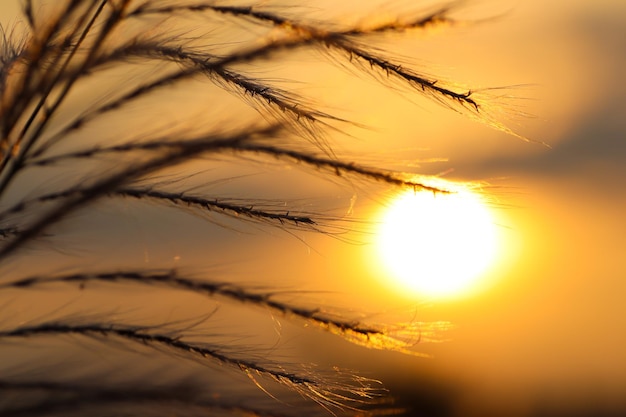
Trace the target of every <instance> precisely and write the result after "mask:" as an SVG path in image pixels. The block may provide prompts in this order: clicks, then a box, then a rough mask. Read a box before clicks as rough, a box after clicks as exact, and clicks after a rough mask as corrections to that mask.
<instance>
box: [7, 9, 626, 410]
mask: <svg viewBox="0 0 626 417" xmlns="http://www.w3.org/2000/svg"><path fill="white" fill-rule="evenodd" d="M328 3H329V4H330V2H328ZM384 3H385V2H358V3H357V2H354V3H350V4H348V2H345V4H342V5H341V6H333V5H331V6H328V4H325V2H319V4H316V5H315V6H312V9H316V8H318V7H319V11H317V13H320V14H323V13H328V10H331V11H332V12H333V13H336V15H337V16H339V17H342V16H344V17H345V18H346V19H348V18H351V17H353V16H359V15H361V16H365V15H368V13H371V12H372V11H376V13H379V11H380V10H382V11H384V10H385V8H388V9H392V5H393V4H394V2H392V3H389V4H387V5H385V4H384ZM468 3H469V5H468V6H467V8H466V9H461V12H459V16H465V15H464V14H463V13H468V15H467V16H469V17H470V18H472V17H475V16H482V17H484V16H489V17H491V16H496V17H495V18H493V19H486V20H485V21H481V22H479V23H474V24H469V25H465V26H462V27H458V28H450V29H443V30H437V31H436V33H432V34H431V33H428V34H426V35H417V36H414V37H413V36H408V37H406V36H402V37H398V38H389V39H382V40H381V44H383V45H384V44H385V42H388V43H389V45H390V48H391V47H393V50H394V51H398V52H399V53H400V54H402V55H404V56H407V57H410V58H411V60H412V62H418V63H420V65H423V67H424V68H426V69H427V71H428V72H430V73H433V74H443V75H444V76H446V77H447V78H449V79H452V80H455V81H458V82H460V83H463V84H464V85H469V86H471V87H472V88H473V89H476V88H482V87H484V88H487V87H494V86H512V87H510V88H509V89H507V94H512V95H514V96H516V97H517V99H515V100H514V101H513V105H512V107H511V109H507V108H505V110H507V111H505V112H503V113H501V114H498V115H497V116H498V117H499V120H502V121H504V122H505V124H507V126H509V127H511V128H512V129H513V130H514V131H515V132H516V133H518V134H520V135H523V136H524V137H526V138H529V139H531V140H532V141H540V142H545V143H547V144H549V145H550V147H551V148H548V147H545V146H542V145H540V144H537V143H532V142H530V143H529V142H525V141H523V140H520V139H518V138H515V137H512V136H510V135H507V134H505V133H502V132H499V131H497V130H492V129H489V128H488V127H486V126H484V125H482V124H480V123H476V122H475V121H472V120H469V119H468V118H465V117H463V116H462V115H457V114H455V113H453V112H450V111H449V109H446V108H442V106H439V105H437V104H434V103H431V102H430V101H428V100H425V99H422V98H419V97H417V98H416V97H415V96H413V95H411V94H407V93H406V92H402V91H401V92H398V91H390V90H389V89H388V88H385V87H384V86H381V85H380V84H378V83H377V82H376V81H375V80H372V79H370V78H368V77H366V76H359V77H354V74H353V73H351V72H349V71H344V72H342V71H336V70H334V71H332V72H331V71H330V70H318V69H319V68H318V67H317V66H316V65H317V60H315V59H312V58H310V57H309V58H303V59H305V60H306V59H309V60H310V61H306V62H298V60H297V59H296V58H292V61H291V62H288V63H285V64H284V65H285V66H284V67H282V68H277V72H276V75H275V76H276V77H285V78H287V77H288V76H289V74H290V71H291V72H293V68H296V67H298V65H300V66H301V67H300V68H301V70H299V71H300V73H299V74H298V76H299V78H298V79H299V80H304V82H303V83H302V84H298V85H297V89H298V90H299V91H300V92H302V93H305V95H308V96H312V97H314V98H315V100H316V101H318V102H322V103H325V104H327V103H328V104H329V106H330V108H331V110H332V111H333V113H334V114H338V115H339V116H341V117H346V118H348V119H350V120H355V121H358V122H359V123H363V124H365V125H366V126H367V127H368V128H366V129H362V128H360V127H351V128H349V129H347V130H348V131H347V133H348V134H349V135H342V136H340V137H332V138H331V143H334V144H335V146H336V147H337V148H336V149H337V153H338V154H339V155H348V156H349V157H354V158H355V159H357V160H359V161H364V162H371V163H376V164H378V165H381V166H383V167H385V168H393V169H400V170H403V171H412V172H413V171H414V172H419V173H424V174H433V175H442V176H443V178H446V179H450V180H462V181H470V180H471V181H481V182H484V183H486V184H489V185H487V186H485V190H486V191H487V192H488V194H489V195H490V198H491V200H492V201H493V207H492V211H493V212H494V214H495V216H496V218H497V222H498V226H499V228H500V229H501V232H502V234H503V236H505V239H504V240H503V243H502V245H503V253H504V255H503V256H501V257H500V258H499V260H498V261H497V262H496V265H494V266H493V268H491V269H490V270H489V271H488V272H487V273H486V275H485V276H484V277H483V278H482V279H481V285H480V287H479V288H478V289H476V290H474V291H469V292H468V293H467V294H465V295H462V296H460V297H457V298H454V299H449V300H443V301H442V300H437V299H431V298H427V297H425V296H420V295H416V294H409V293H406V292H405V291H404V290H403V288H402V287H401V286H400V285H398V284H396V283H395V281H394V280H393V278H392V277H390V276H385V271H384V270H382V269H381V268H378V267H376V266H375V265H373V264H372V261H371V260H372V259H374V258H375V254H374V253H373V250H374V249H373V247H374V243H375V236H373V235H372V234H371V233H369V232H365V233H362V234H357V235H349V236H345V238H344V237H342V238H337V237H333V236H316V235H307V234H299V233H294V234H295V235H296V236H290V235H287V234H284V233H282V232H277V231H273V232H262V233H255V232H251V233H248V232H245V233H243V232H242V233H239V232H238V233H230V232H231V231H226V232H223V233H222V232H217V233H216V234H213V235H212V236H213V242H214V243H213V244H211V243H208V244H205V245H204V246H202V247H198V246H196V245H193V244H192V243H193V242H198V241H199V239H200V238H201V237H200V234H201V233H202V232H201V231H198V232H197V233H198V235H197V236H195V235H194V236H191V237H190V238H189V241H190V242H191V243H189V246H188V247H183V246H181V245H183V244H181V243H170V242H169V241H168V239H167V237H165V236H167V235H168V233H170V232H171V230H169V228H170V226H171V228H174V227H179V226H180V225H179V224H176V225H173V224H172V225H169V224H167V222H166V223H165V224H164V225H163V227H162V228H161V229H160V232H159V233H161V234H162V236H161V237H160V238H159V237H154V236H150V237H148V235H147V233H148V232H145V230H144V228H143V226H142V225H141V224H142V222H148V221H150V218H151V217H150V214H148V215H147V216H146V217H142V218H136V217H133V218H131V221H132V223H133V226H132V227H136V228H137V230H140V231H141V233H146V237H145V242H144V243H143V244H142V245H141V246H138V247H136V248H135V251H134V252H133V251H131V252H128V253H125V256H128V257H129V259H130V258H133V257H142V258H145V259H147V261H146V262H149V261H150V260H154V259H161V260H162V264H164V265H167V266H171V265H173V264H175V263H176V262H178V260H179V258H176V256H177V254H179V253H185V254H188V255H187V256H188V257H189V258H190V259H192V261H191V264H194V263H197V264H202V260H203V259H204V258H203V253H205V252H206V251H207V250H215V251H217V252H216V253H219V254H220V259H222V260H223V261H222V263H221V264H220V265H217V266H211V267H212V268H217V270H221V271H223V270H229V269H231V267H232V265H236V272H230V273H234V274H235V275H238V276H239V277H240V278H241V279H242V280H244V281H246V280H248V281H250V280H253V279H252V278H250V277H255V280H257V281H259V279H258V278H259V277H262V276H264V275H270V276H271V277H272V278H270V279H269V280H265V279H261V280H260V281H261V282H264V284H265V285H276V286H277V287H279V288H282V287H288V288H291V289H295V290H298V291H304V293H305V294H306V292H307V291H311V292H312V293H316V294H318V295H317V296H315V297H312V298H316V299H317V298H319V297H320V296H319V294H323V295H322V298H323V302H324V303H326V304H328V305H337V304H340V305H339V306H340V307H343V308H346V309H349V310H354V311H368V312H371V316H368V317H367V318H374V319H378V318H380V320H381V321H385V320H387V318H388V317H398V318H399V320H404V321H410V320H412V319H415V320H420V321H422V320H423V321H430V320H433V321H439V320H446V321H450V322H451V323H452V324H453V326H454V327H453V328H452V329H451V330H449V331H447V332H445V333H443V334H442V335H441V336H440V339H441V340H440V342H441V343H424V344H419V345H417V346H416V347H415V350H416V351H418V352H423V353H426V354H428V355H431V357H429V358H422V357H412V356H407V355H403V354H401V353H393V352H380V351H370V350H364V349H362V348H359V347H355V346H353V345H350V344H348V343H345V342H343V341H340V340H336V339H335V338H333V337H332V336H330V335H326V334H321V333H320V332H303V331H302V329H301V326H298V325H297V324H296V325H290V324H288V323H287V324H282V325H281V327H280V341H281V342H280V343H281V346H283V347H285V348H286V349H287V351H288V352H290V354H292V355H294V356H295V357H300V355H302V356H303V357H306V358H307V360H310V361H311V362H315V363H319V364H321V365H324V364H326V365H334V364H340V365H341V366H342V367H345V368H350V369H355V370H358V371H359V372H360V373H362V374H364V375H366V376H369V377H372V378H375V379H378V380H381V381H383V382H384V384H385V386H387V387H388V388H389V389H390V390H391V392H392V394H394V395H395V396H396V397H397V399H398V400H397V401H398V403H399V404H401V405H403V406H406V407H409V408H411V409H413V412H414V414H413V415H424V416H426V415H428V416H464V417H473V416H481V417H490V416H509V417H518V416H519V417H522V416H528V417H533V416H537V417H539V416H566V415H567V416H581V417H582V416H623V415H626V353H625V352H626V304H625V303H624V300H625V299H626V216H625V214H624V213H626V118H625V117H624V116H625V105H624V103H625V102H626V84H625V83H624V82H623V74H626V32H625V29H624V28H626V3H625V2H623V1H621V0H596V1H589V0H586V1H577V2H572V1H567V0H558V1H551V2H544V1H539V0H527V1H523V2H508V1H507V2H499V3H496V2H491V1H481V2H475V3H474V2H468ZM472 3H474V5H472ZM505 3H506V4H505ZM18 5H19V2H17V1H13V0H3V1H2V3H1V4H0V21H1V22H2V23H3V24H4V25H6V24H7V23H9V22H12V21H14V19H15V16H17V15H18V10H19V7H18ZM327 8H329V9H327ZM352 8H356V9H358V10H360V12H352V13H353V14H348V11H347V10H353V9H352ZM359 13H360V14H359ZM381 13H382V12H381ZM303 64H304V65H303ZM319 65H327V66H328V67H329V68H332V62H330V63H328V64H319ZM330 73H332V74H333V75H332V77H331V76H329V75H328V74H330ZM486 93H489V91H486ZM494 93H497V91H495V92H494ZM496 95H497V94H496ZM496 101H497V100H496ZM381 103H384V104H381ZM495 104H498V103H497V102H496V103H495ZM525 114H529V115H534V117H527V116H526V115H525ZM381 141H382V143H383V146H381ZM255 170H256V168H255V169H253V170H251V173H256V171H255ZM290 175H291V174H290ZM301 175H302V176H305V177H307V178H308V179H310V181H311V183H310V187H308V188H305V189H297V190H296V191H293V188H292V189H290V190H291V191H288V192H282V193H281V196H283V197H292V198H296V199H302V201H303V204H306V205H307V207H313V208H317V207H318V206H316V204H321V205H320V206H319V207H322V208H328V209H329V210H331V209H332V210H338V211H344V212H346V213H347V212H350V213H351V215H353V216H354V218H355V219H360V220H359V221H361V220H363V221H366V222H367V221H368V219H375V218H377V216H379V215H380V213H381V212H382V211H384V208H385V207H386V206H387V205H388V204H389V203H390V202H391V201H392V200H393V195H394V192H395V191H394V190H389V189H386V188H385V187H372V188H369V186H367V188H366V187H364V186H363V185H362V184H356V185H355V186H354V187H347V186H345V184H338V183H337V182H336V181H331V182H329V181H319V180H318V179H317V178H315V175H313V176H308V174H303V173H300V172H296V173H293V178H300V177H299V176H301ZM268 178H269V180H268ZM290 178H291V177H290ZM271 179H272V177H271V176H264V175H259V176H258V177H255V178H254V179H253V180H252V182H253V183H255V185H256V186H258V187H261V188H263V187H267V184H268V181H271ZM294 182H295V179H294ZM230 186H232V184H230ZM284 186H285V189H287V186H286V185H284ZM235 189H236V187H235ZM244 190H245V189H244ZM283 191H284V190H283ZM289 193H291V194H289ZM355 197H356V199H355ZM317 201H323V202H324V203H317ZM352 213H353V214H352ZM100 214H101V215H102V218H100V219H99V220H98V221H99V222H100V223H98V224H100V225H101V227H102V229H103V232H105V234H106V224H107V222H106V216H107V215H109V213H108V212H107V211H106V210H104V212H103V213H100ZM131 221H129V224H130V223H131ZM193 221H197V219H195V220H194V219H190V220H189V222H193ZM94 222H96V220H94ZM137 224H138V225H137ZM364 230H368V229H367V227H364ZM107 242H108V243H107ZM114 242H115V238H114V236H111V237H110V241H107V239H103V240H102V241H99V242H98V243H97V244H98V245H101V246H102V247H106V246H107V244H108V245H113V246H114ZM110 250H111V253H114V250H115V248H111V249H110ZM116 256H119V254H117V255H116ZM241 259H246V261H245V262H242V261H241ZM152 262H156V261H152ZM321 291H328V292H323V293H321ZM303 297H304V296H303ZM273 326H274V325H273V324H271V325H269V330H268V331H269V332H270V333H271V332H272V327H273ZM270 339H271V338H270Z"/></svg>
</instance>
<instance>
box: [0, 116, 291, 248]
mask: <svg viewBox="0 0 626 417" xmlns="http://www.w3.org/2000/svg"><path fill="white" fill-rule="evenodd" d="M280 130H281V127H280V126H269V127H266V128H264V129H257V130H246V129H244V130H243V132H242V133H238V134H234V135H231V136H229V137H227V138H219V137H215V140H223V141H233V142H239V141H241V142H243V141H246V140H249V139H250V138H255V137H274V136H276V135H277V134H278V133H279V132H280ZM188 145H189V144H188ZM213 149H214V144H213V143H211V141H208V142H197V143H194V144H193V145H189V146H186V147H184V148H179V149H172V150H170V151H169V152H168V153H166V154H165V155H159V156H157V157H154V158H152V159H150V160H148V161H146V162H143V163H138V164H136V165H133V166H130V167H127V168H125V169H123V170H121V171H119V172H117V173H115V174H113V175H110V176H105V177H104V178H103V179H100V180H99V181H97V182H96V183H95V184H94V185H92V186H90V187H89V188H87V189H83V190H81V192H79V193H72V191H73V190H67V191H66V192H68V193H71V196H69V197H68V198H67V199H65V201H64V202H63V203H62V204H59V205H58V206H57V207H55V208H54V209H53V210H51V211H50V212H48V213H46V214H44V215H42V216H40V217H39V218H38V219H37V220H36V221H35V222H34V223H33V224H32V225H30V226H29V227H27V228H25V229H24V230H22V233H20V235H18V236H17V237H16V238H15V239H13V240H12V241H10V242H9V243H8V244H7V245H5V246H4V247H2V248H1V249H0V259H2V258H4V257H6V256H8V255H9V254H11V253H13V252H15V251H16V250H17V249H19V248H20V247H22V246H23V245H24V244H25V243H27V242H29V241H31V240H32V239H33V238H35V237H36V236H38V235H39V234H41V233H42V232H43V231H44V230H45V229H47V228H49V227H51V226H52V225H54V224H56V223H58V222H59V221H60V220H61V219H63V218H65V217H67V216H68V215H69V214H70V213H72V212H74V211H75V210H77V209H80V208H83V207H84V206H86V205H88V203H90V202H93V201H94V200H96V199H98V198H101V197H102V196H104V195H106V194H107V193H110V192H111V191H113V190H115V189H117V188H119V187H120V186H122V185H123V184H128V183H131V182H133V181H135V180H137V179H139V178H140V177H142V176H146V175H149V174H151V173H153V172H155V171H158V170H160V169H163V168H166V167H171V166H174V165H177V164H180V163H182V162H185V161H187V160H189V159H191V158H195V157H198V156H200V155H202V154H203V153H205V152H207V151H211V150H213ZM21 204H23V203H21Z"/></svg>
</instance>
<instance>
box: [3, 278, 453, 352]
mask: <svg viewBox="0 0 626 417" xmlns="http://www.w3.org/2000/svg"><path fill="white" fill-rule="evenodd" d="M91 281H102V282H107V283H119V282H131V283H135V284H142V285H162V286H165V287H168V288H174V289H179V290H185V291H190V292H194V293H198V294H203V295H206V296H208V297H214V296H219V297H223V298H226V299H228V300H231V301H236V302H240V303H245V304H251V305H255V306H258V307H265V308H268V309H270V310H271V311H272V312H274V313H278V314H281V315H283V316H285V317H293V318H297V319H302V320H304V321H305V322H307V323H311V324H314V325H316V326H317V327H319V328H320V329H322V330H325V331H328V332H330V333H332V334H335V335H338V336H340V337H342V338H343V339H345V340H347V341H349V342H351V343H355V344H358V345H361V346H365V347H368V348H372V349H382V350H395V351H400V352H404V353H411V354H413V355H418V354H417V353H415V352H413V351H411V350H410V348H412V347H414V345H415V344H416V343H418V342H419V341H421V340H433V339H432V338H433V337H434V336H435V333H437V332H438V331H440V330H443V329H444V328H445V327H446V326H445V324H444V323H443V322H439V323H433V324H432V326H431V324H430V323H422V322H414V323H409V324H407V325H403V326H401V325H398V326H395V328H390V327H389V326H382V325H375V326H368V325H363V324H361V323H359V322H357V321H353V320H345V319H340V318H336V317H333V316H331V315H330V314H328V313H325V312H324V311H321V310H320V309H317V308H304V307H300V306H297V305H293V304H289V303H284V302H281V301H277V300H275V299H274V294H273V293H258V292H250V291H248V290H246V289H245V288H242V287H239V286H236V285H233V284H230V283H224V282H211V281H206V280H197V279H193V278H188V277H184V276H180V275H178V273H177V272H176V271H165V272H162V273H157V272H153V273H150V272H146V271H141V270H137V271H120V272H101V273H78V274H70V275H60V276H53V277H42V276H34V277H28V278H23V279H19V280H15V281H11V282H7V283H4V284H0V288H21V289H28V288H34V287H38V286H41V285H46V284H52V283H79V284H81V288H82V287H83V286H84V284H86V283H89V282H91ZM422 331H423V332H424V334H423V335H422ZM422 336H423V337H422Z"/></svg>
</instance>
